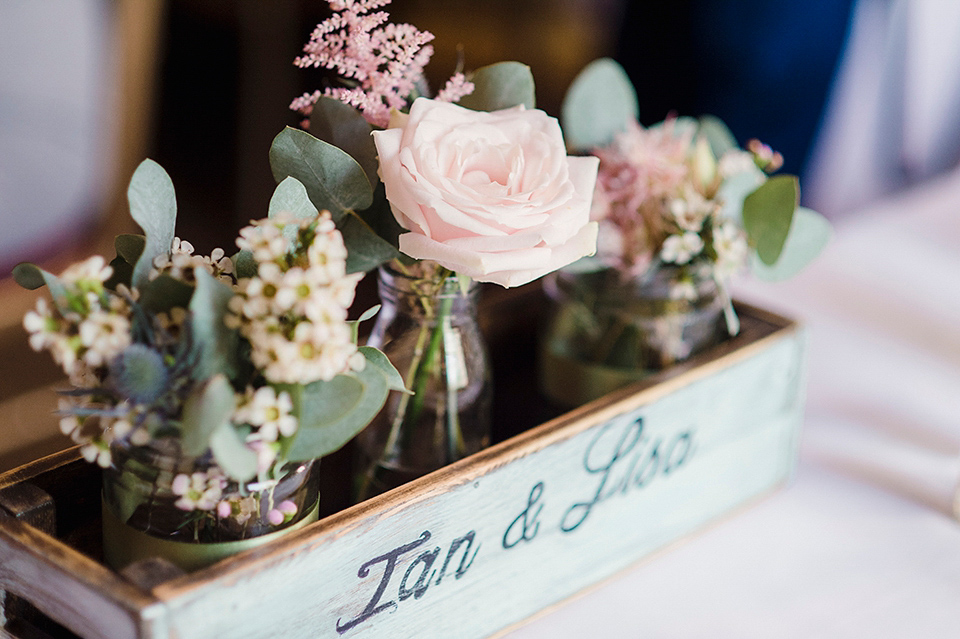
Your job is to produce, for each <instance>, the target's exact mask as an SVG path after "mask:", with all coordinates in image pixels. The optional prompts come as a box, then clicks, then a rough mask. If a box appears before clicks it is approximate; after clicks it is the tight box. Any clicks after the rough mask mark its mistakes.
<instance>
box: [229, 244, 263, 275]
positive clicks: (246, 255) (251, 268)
mask: <svg viewBox="0 0 960 639" xmlns="http://www.w3.org/2000/svg"><path fill="white" fill-rule="evenodd" d="M230 259H231V261H233V272H234V274H235V275H236V276H237V279H243V278H245V277H253V276H254V275H256V274H257V261H256V260H255V259H253V253H251V252H250V251H248V250H246V249H244V250H242V251H237V252H236V253H234V254H233V256H232V257H231V258H230Z"/></svg>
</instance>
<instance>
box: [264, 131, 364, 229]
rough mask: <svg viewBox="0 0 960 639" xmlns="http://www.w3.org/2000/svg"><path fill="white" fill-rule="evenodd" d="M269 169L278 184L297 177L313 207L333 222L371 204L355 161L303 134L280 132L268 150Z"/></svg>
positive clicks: (336, 149) (330, 145) (347, 155)
mask: <svg viewBox="0 0 960 639" xmlns="http://www.w3.org/2000/svg"><path fill="white" fill-rule="evenodd" d="M270 167H271V169H272V170H273V177H274V178H275V179H276V180H277V182H281V181H282V180H283V179H284V178H286V177H288V176H292V177H295V178H297V180H299V181H300V182H301V183H302V184H303V186H304V187H306V189H307V194H308V195H309V196H310V201H311V202H313V204H314V206H316V207H317V209H319V210H328V211H330V213H331V214H332V215H333V220H334V222H339V221H340V220H341V219H342V218H343V216H344V215H346V213H347V211H355V210H359V209H365V208H367V207H368V206H370V205H371V204H372V203H373V187H371V186H370V181H369V180H367V176H366V174H365V173H364V171H363V169H362V168H361V167H360V165H359V164H357V161H356V160H354V159H353V158H352V157H350V155H349V154H348V153H347V152H346V151H343V150H342V149H339V148H337V147H335V146H333V145H332V144H329V143H327V142H324V141H322V140H318V139H317V138H315V137H313V136H312V135H310V134H309V133H307V132H306V131H300V130H299V129H293V128H290V127H287V128H285V129H284V130H283V131H281V132H280V133H279V134H278V135H277V137H276V138H274V140H273V145H272V146H271V147H270Z"/></svg>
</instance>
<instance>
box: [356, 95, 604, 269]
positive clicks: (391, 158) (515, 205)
mask: <svg viewBox="0 0 960 639" xmlns="http://www.w3.org/2000/svg"><path fill="white" fill-rule="evenodd" d="M390 124H391V128H389V129H387V130H385V131H376V132H374V134H373V136H374V141H375V142H376V145H377V152H378V154H379V156H380V177H381V179H382V180H383V183H384V185H385V186H386V191H387V199H388V200H389V201H390V206H391V208H392V210H393V214H394V216H395V217H396V218H397V222H399V223H400V225H401V226H402V227H403V228H405V229H407V230H408V231H409V232H408V233H404V234H402V235H401V236H400V250H401V251H403V252H404V253H406V254H407V255H409V256H411V257H414V258H417V259H423V260H433V261H435V262H438V263H439V264H441V265H442V266H445V267H446V268H448V269H450V270H452V271H455V272H457V273H459V274H461V275H467V276H469V277H472V278H473V279H475V280H478V281H481V282H496V283H497V284H501V285H503V286H519V285H520V284H525V283H527V282H529V281H531V280H534V279H536V278H538V277H540V276H542V275H545V274H547V273H549V272H551V271H554V270H556V269H558V268H560V267H561V266H566V265H567V264H569V263H571V262H573V261H575V260H577V259H579V258H581V257H583V256H585V255H591V254H593V253H594V251H595V250H596V245H597V224H596V222H591V221H590V200H591V197H592V196H593V188H594V183H595V182H596V178H597V164H598V161H597V158H595V157H567V153H566V150H565V148H564V144H563V136H562V134H561V132H560V125H559V123H558V122H557V120H556V119H554V118H551V117H549V116H548V115H547V114H546V113H544V112H543V111H539V110H526V109H524V108H523V107H515V108H512V109H504V110H502V111H493V112H489V113H487V112H481V111H471V110H470V109H465V108H463V107H460V106H457V105H454V104H449V103H444V102H435V101H433V100H429V99H426V98H418V99H417V100H416V101H415V102H414V103H413V106H412V107H411V108H410V113H409V115H405V114H401V113H396V112H395V113H394V115H393V118H392V120H391V123H390Z"/></svg>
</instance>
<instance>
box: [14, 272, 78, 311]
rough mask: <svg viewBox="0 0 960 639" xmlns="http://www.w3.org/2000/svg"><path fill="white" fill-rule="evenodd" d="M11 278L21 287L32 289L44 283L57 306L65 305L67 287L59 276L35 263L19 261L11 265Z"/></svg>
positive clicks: (62, 306)
mask: <svg viewBox="0 0 960 639" xmlns="http://www.w3.org/2000/svg"><path fill="white" fill-rule="evenodd" d="M13 279H14V281H15V282H16V283H17V284H19V285H20V286H22V287H23V288H25V289H27V290H30V291H34V290H36V289H38V288H40V287H41V286H43V285H44V284H46V285H47V288H49V289H50V296H51V297H52V298H53V302H54V304H56V305H57V307H59V308H64V307H66V305H67V289H66V287H65V286H64V284H63V282H62V281H61V280H60V278H59V277H57V276H56V275H54V274H53V273H50V272H48V271H45V270H43V269H42V268H40V267H39V266H37V265H36V264H31V263H30V262H20V263H19V264H17V265H16V266H14V267H13Z"/></svg>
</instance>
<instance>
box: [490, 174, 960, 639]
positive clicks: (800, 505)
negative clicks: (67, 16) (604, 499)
mask: <svg viewBox="0 0 960 639" xmlns="http://www.w3.org/2000/svg"><path fill="white" fill-rule="evenodd" d="M738 294H739V295H738V296H739V297H741V298H743V299H746V300H748V301H752V302H754V303H758V304H761V305H763V306H766V307H769V308H771V309H773V310H778V311H781V312H783V313H785V314H788V315H790V316H793V317H797V318H800V319H801V320H802V321H803V322H804V323H805V324H806V325H807V326H808V327H809V330H810V346H809V352H808V355H809V381H808V399H807V411H806V421H805V425H804V431H803V435H802V444H801V453H800V464H799V467H798V470H797V474H796V477H795V479H794V480H793V482H792V483H791V484H790V485H789V486H788V487H786V488H785V489H783V490H781V491H779V492H777V493H775V494H774V495H772V496H771V497H769V498H767V499H765V500H763V501H761V502H760V503H759V504H757V505H756V506H754V507H752V508H750V509H748V510H745V511H744V512H742V513H740V514H737V515H736V516H735V517H732V518H730V519H728V520H726V521H723V522H721V523H719V524H718V525H716V526H713V527H711V528H709V529H708V530H706V531H704V532H703V533H701V534H699V535H696V536H694V537H693V538H691V539H689V540H687V541H685V542H683V543H682V544H680V545H678V546H676V547H675V548H671V549H668V550H667V551H666V552H663V553H660V554H658V555H657V556H655V557H654V558H652V559H650V560H647V561H645V562H643V563H642V564H640V565H638V566H635V567H634V568H632V569H630V570H628V571H627V572H625V573H623V574H621V575H618V576H616V577H615V578H613V579H612V580H610V581H608V582H606V583H604V584H602V585H600V586H599V587H598V588H596V589H594V590H592V591H589V592H587V593H586V594H583V595H581V596H580V597H579V598H575V599H573V600H571V601H569V602H566V603H564V604H562V605H560V606H559V607H557V608H555V609H553V610H551V611H549V612H547V613H546V614H544V615H542V616H540V617H539V618H537V619H534V620H533V621H531V622H529V623H527V624H526V625H524V626H521V627H519V628H517V629H515V630H513V631H512V632H510V633H508V634H507V637H509V639H538V638H541V637H543V638H547V637H549V638H551V639H563V638H566V637H571V638H572V637H577V638H580V637H604V638H606V639H618V638H627V637H630V638H636V637H645V638H648V637H652V638H655V637H670V638H679V637H738V638H747V637H762V638H768V637H778V638H780V639H790V638H797V639H799V638H808V637H817V638H820V637H871V638H872V639H877V638H886V637H898V638H899V637H926V638H940V637H957V636H960V605H958V603H960V523H958V522H957V520H956V519H954V514H953V512H954V492H955V490H956V488H957V483H958V478H960V172H957V173H954V174H951V175H948V176H946V177H943V178H940V179H939V180H936V181H934V182H930V183H927V184H925V185H923V186H922V187H920V188H917V189H914V190H913V191H910V192H907V193H903V194H900V195H898V196H896V197H893V198H889V199H887V200H884V201H883V202H880V203H877V204H874V205H872V206H869V207H867V208H865V209H864V210H862V211H858V212H856V213H854V214H851V215H848V216H846V217H844V218H842V219H840V220H839V221H837V223H836V235H835V237H834V240H833V241H832V243H831V245H830V246H829V247H828V249H827V250H826V251H825V252H824V254H823V255H822V256H821V257H820V258H819V259H818V261H817V262H816V263H815V264H814V265H812V266H811V267H809V268H808V269H807V270H806V271H804V272H803V273H801V274H800V275H799V276H797V277H796V278H794V279H792V280H790V281H788V282H782V283H778V284H768V283H762V282H757V281H747V282H742V283H741V284H740V285H739V290H738Z"/></svg>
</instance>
